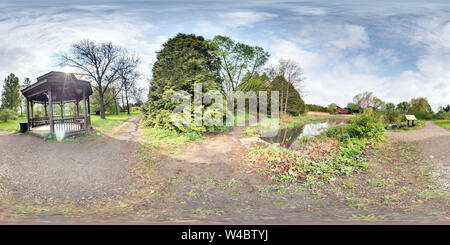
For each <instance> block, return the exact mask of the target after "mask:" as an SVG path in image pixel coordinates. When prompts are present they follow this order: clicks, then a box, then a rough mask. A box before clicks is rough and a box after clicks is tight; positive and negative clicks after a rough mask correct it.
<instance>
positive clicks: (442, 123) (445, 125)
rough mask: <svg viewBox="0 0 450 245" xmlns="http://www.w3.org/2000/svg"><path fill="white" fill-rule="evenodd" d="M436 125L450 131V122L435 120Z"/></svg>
mask: <svg viewBox="0 0 450 245" xmlns="http://www.w3.org/2000/svg"><path fill="white" fill-rule="evenodd" d="M433 122H434V123H436V125H438V126H440V127H442V128H445V129H447V130H450V120H435V121H433Z"/></svg>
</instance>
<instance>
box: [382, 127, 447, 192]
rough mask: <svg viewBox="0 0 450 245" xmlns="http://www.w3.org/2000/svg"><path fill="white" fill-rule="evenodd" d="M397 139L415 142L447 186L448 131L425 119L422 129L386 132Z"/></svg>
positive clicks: (442, 182)
mask: <svg viewBox="0 0 450 245" xmlns="http://www.w3.org/2000/svg"><path fill="white" fill-rule="evenodd" d="M387 135H391V136H392V137H395V138H397V139H399V140H403V141H407V142H412V143H415V144H417V146H418V147H419V149H420V150H421V151H422V153H423V154H424V156H425V158H426V159H429V160H431V161H432V162H433V163H434V164H435V166H436V170H437V174H438V175H439V182H440V183H441V184H442V185H444V186H446V187H448V186H449V180H450V132H449V131H447V130H445V129H443V128H441V127H439V126H437V125H436V124H434V123H433V122H432V121H427V122H426V126H425V128H424V129H421V130H409V131H402V132H388V133H387Z"/></svg>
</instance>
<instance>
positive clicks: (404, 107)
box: [397, 101, 410, 113]
mask: <svg viewBox="0 0 450 245" xmlns="http://www.w3.org/2000/svg"><path fill="white" fill-rule="evenodd" d="M409 107H410V106H409V103H408V101H403V102H400V103H398V104H397V109H398V110H400V111H401V112H403V113H407V112H408V110H409Z"/></svg>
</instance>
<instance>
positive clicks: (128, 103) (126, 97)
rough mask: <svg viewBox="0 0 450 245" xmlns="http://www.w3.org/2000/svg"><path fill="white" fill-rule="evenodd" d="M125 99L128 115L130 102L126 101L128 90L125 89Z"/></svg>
mask: <svg viewBox="0 0 450 245" xmlns="http://www.w3.org/2000/svg"><path fill="white" fill-rule="evenodd" d="M125 101H126V102H127V111H128V115H130V104H129V103H128V91H126V90H125Z"/></svg>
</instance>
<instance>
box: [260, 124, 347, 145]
mask: <svg viewBox="0 0 450 245" xmlns="http://www.w3.org/2000/svg"><path fill="white" fill-rule="evenodd" d="M347 122H348V120H346V119H341V120H332V121H326V122H321V123H310V124H305V125H303V126H301V127H294V128H290V129H280V130H278V134H277V135H275V136H273V137H261V139H262V140H264V141H266V142H268V143H280V145H281V146H283V147H286V148H295V147H297V146H298V143H299V140H300V139H301V138H303V137H314V136H318V135H320V133H321V132H323V131H325V130H327V129H329V128H330V127H331V126H333V125H339V124H344V123H347Z"/></svg>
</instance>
